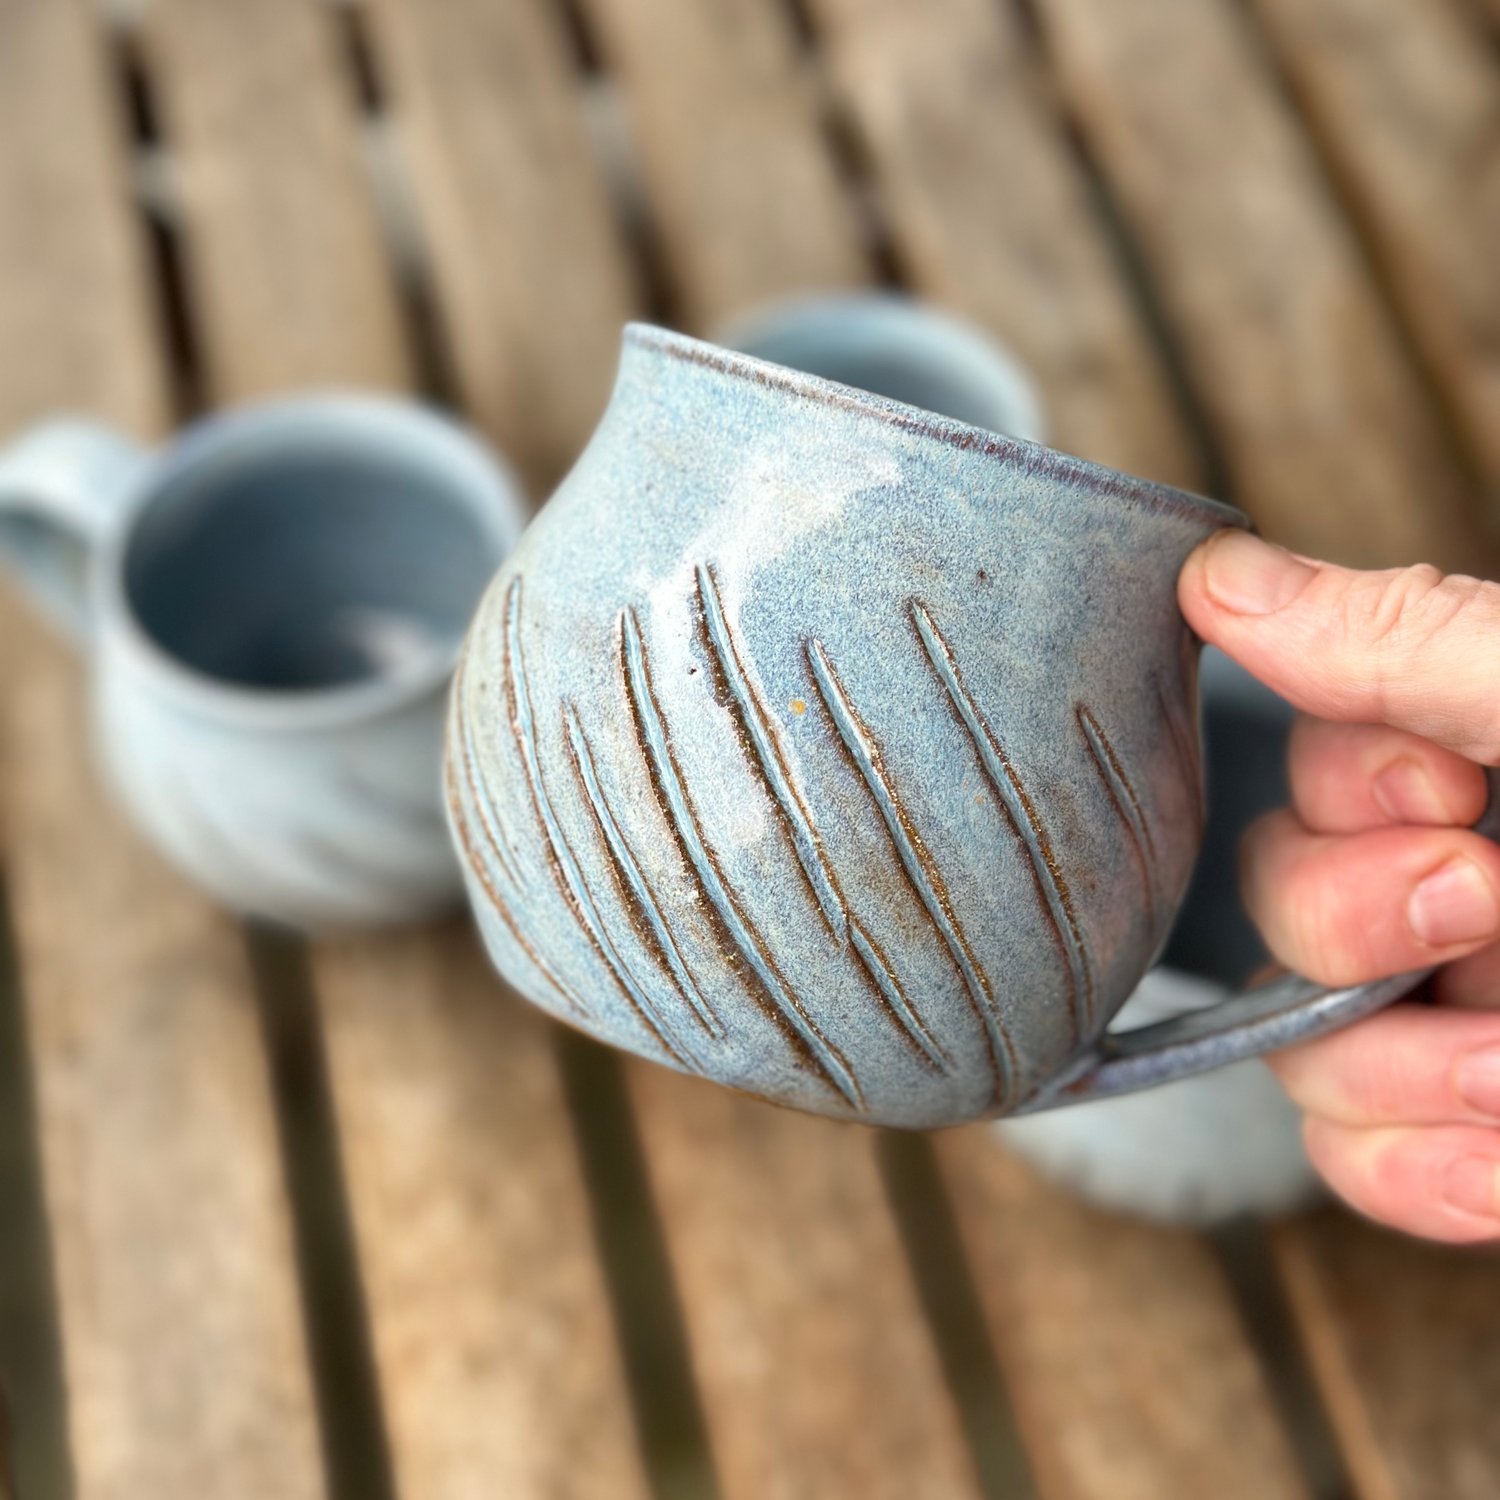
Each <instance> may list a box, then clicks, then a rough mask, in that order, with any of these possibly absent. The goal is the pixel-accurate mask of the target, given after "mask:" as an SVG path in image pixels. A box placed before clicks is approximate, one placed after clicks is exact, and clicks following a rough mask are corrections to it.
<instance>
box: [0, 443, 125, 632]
mask: <svg viewBox="0 0 1500 1500" xmlns="http://www.w3.org/2000/svg"><path fill="white" fill-rule="evenodd" d="M148 461H149V456H148V454H147V452H146V450H145V449H144V448H142V447H141V446H140V445H139V444H137V443H135V442H132V441H131V440H130V439H129V438H127V437H125V436H123V435H122V434H121V433H118V432H115V431H114V430H113V429H112V428H109V427H105V426H103V425H101V424H99V423H96V422H88V421H83V420H80V419H76V418H61V419H57V420H53V421H50V422H43V423H41V424H40V425H39V426H36V427H33V428H31V429H30V430H28V431H27V432H24V433H22V434H21V436H20V437H19V438H17V439H16V441H15V442H14V443H12V444H11V445H10V447H9V448H7V449H6V450H5V451H4V452H3V453H0V562H4V563H5V564H7V565H8V566H9V567H10V568H11V569H12V570H13V571H14V572H15V574H16V576H17V578H18V579H19V581H20V583H21V585H22V586H23V587H24V588H25V590H26V591H27V593H29V594H30V595H31V597H32V599H33V600H34V601H35V602H36V604H37V605H38V607H39V608H40V609H41V610H42V612H43V613H44V614H45V615H46V616H47V617H48V619H50V620H51V621H52V623H53V624H55V625H57V626H58V627H59V628H60V629H61V630H62V631H63V632H64V633H65V634H66V635H68V636H69V637H71V638H72V639H73V640H74V641H75V642H77V643H78V644H79V645H83V644H86V643H87V641H88V639H89V635H90V611H89V602H88V574H89V563H90V560H91V558H92V556H93V554H94V553H95V551H96V550H97V549H98V546H99V544H100V543H101V542H102V541H103V539H104V537H105V536H106V535H107V534H108V532H109V529H110V527H111V526H112V524H113V523H114V520H115V518H116V516H117V515H118V514H119V511H120V506H121V502H122V501H123V500H124V498H125V496H126V494H127V493H128V491H129V489H130V486H131V482H132V481H133V480H134V479H135V477H136V476H137V475H138V474H139V473H140V471H141V470H142V468H143V467H144V466H145V464H146V463H147V462H148Z"/></svg>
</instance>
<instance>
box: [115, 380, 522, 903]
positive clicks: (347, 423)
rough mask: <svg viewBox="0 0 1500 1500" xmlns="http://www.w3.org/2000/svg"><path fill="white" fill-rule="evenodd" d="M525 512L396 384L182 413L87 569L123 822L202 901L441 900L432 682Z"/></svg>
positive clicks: (441, 700) (442, 693)
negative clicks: (203, 894)
mask: <svg viewBox="0 0 1500 1500" xmlns="http://www.w3.org/2000/svg"><path fill="white" fill-rule="evenodd" d="M523 517H524V512H523V508H522V503H521V500H520V496H519V491H518V489H517V488H516V486H515V484H514V482H513V481H512V480H511V478H510V476H509V475H508V474H507V473H506V472H505V471H504V470H503V469H502V468H500V467H499V466H498V465H497V464H496V463H495V461H494V460H493V459H492V458H491V457H490V456H489V455H488V454H487V453H486V452H485V450H484V449H483V448H482V447H481V446H480V445H479V444H478V443H477V442H476V441H475V440H473V439H471V438H470V437H468V436H467V435H466V434H464V433H463V432H462V431H461V430H460V429H458V428H457V427H455V426H453V425H451V424H450V423H448V422H446V421H444V420H442V419H440V418H438V417H436V416H435V415H429V414H428V413H426V412H424V411H422V410H421V409H419V408H417V407H415V406H412V405H409V404H407V403H403V402H397V401H393V400H385V399H380V398H375V397H363V396H318V397H307V398H300V399H296V400H288V401H283V402H277V403H274V404H268V405H262V406H255V407H248V408H244V409H242V410H238V411H234V412H230V413H228V414H226V415H224V416H221V417H215V418H212V419H210V420H208V421H206V422H204V423H202V424H200V425H199V426H197V427H195V428H193V429H190V430H189V431H188V432H187V433H186V434H185V435H184V436H183V438H182V439H181V440H180V441H179V442H178V443H177V444H176V445H174V446H173V447H172V448H170V449H169V450H167V452H166V453H165V454H164V455H162V456H161V457H160V458H159V459H158V460H157V461H155V462H154V463H152V464H150V465H149V466H147V467H145V468H144V469H143V470H142V471H141V473H140V474H139V476H138V477H137V479H136V482H135V487H134V491H133V493H132V494H131V495H130V496H129V497H128V499H127V501H126V503H125V505H124V506H123V507H122V509H121V515H120V521H119V524H118V525H117V526H116V527H115V528H114V530H113V532H112V533H111V535H110V537H109V539H108V540H107V542H106V543H105V545H104V546H103V547H102V548H101V550H100V553H99V555H98V558H97V562H96V571H95V577H94V591H93V597H94V610H93V615H94V627H93V634H94V652H95V674H94V700H95V710H96V713H95V718H96V728H97V736H98V744H99V750H100V754H101V756H102V759H103V762H104V765H105V767H106V770H107V773H108V776H109V779H110V781H111V782H112V783H113V785H114V787H115V788H116V789H117V791H118V792H119V794H120V796H121V798H122V800H123V801H124V803H125V804H126V806H127V808H128V809H129V810H130V812H131V813H132V814H133V815H134V816H135V818H136V820H137V821H138V822H139V823H140V824H141V826H142V827H143V828H144V830H145V831H146V832H148V833H149V834H150V835H151V836H152V837H153V838H154V839H155V841H156V842H157V843H158V844H159V845H160V846H161V848H162V849H163V851H164V852H165V853H166V854H167V855H168V856H169V857H170V858H172V859H173V860H174V862H175V863H176V864H178V865H179V867H180V868H182V869H183V870H184V871H185V872H186V873H187V874H188V875H189V876H190V877H191V878H192V879H194V880H195V881H196V882H197V883H198V884H200V885H202V886H204V887H205V888H206V889H208V890H209V891H210V892H212V893H213V894H214V895H216V896H217V897H218V898H219V899H221V900H223V901H225V902H226V903H228V904H230V905H232V906H234V907H236V908H238V909H240V910H243V911H247V912H251V913H255V914H258V915H262V916H266V917H271V918H274V919H278V920H281V921H284V922H288V923H292V924H295V925H299V926H319V925H324V924H328V923H345V922H370V921H392V920H398V919H403V918H409V917H415V916H420V915H422V914H424V913H426V912H429V911H432V910H434V909H436V908H438V907H441V906H443V905H445V904H447V903H448V902H450V901H451V900H452V899H453V898H454V897H455V895H456V894H457V892H458V890H459V880H458V874H457V870H456V868H455V865H454V861H453V858H452V853H451V848H450V846H449V844H448V841H447V837H446V833H445V829H444V826H443V817H442V812H441V799H440V776H439V768H440V762H441V744H442V723H443V716H444V712H445V706H446V700H447V690H448V684H449V680H450V677H451V669H452V665H453V661H454V659H455V656H456V651H457V646H458V642H459V640H460V638H461V636H462V632H463V629H464V626H465V624H466V622H467V618H468V615H469V613H470V612H471V610H472V608H473V605H474V603H475V601H476V600H477V598H478V596H479V594H480V593H481V591H482V589H483V586H484V583H485V581H486V579H487V578H488V577H489V575H490V574H491V573H492V572H493V571H494V569H495V568H496V567H498V566H499V564H500V562H501V561H502V560H503V559H504V557H505V556H506V554H507V553H508V551H509V550H510V548H511V547H512V546H513V544H514V542H515V540H516V538H517V536H518V535H519V533H520V529H521V526H522V523H523Z"/></svg>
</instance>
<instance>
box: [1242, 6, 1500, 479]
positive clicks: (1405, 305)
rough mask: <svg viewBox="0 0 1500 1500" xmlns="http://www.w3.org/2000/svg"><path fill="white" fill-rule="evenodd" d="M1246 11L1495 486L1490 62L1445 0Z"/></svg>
mask: <svg viewBox="0 0 1500 1500" xmlns="http://www.w3.org/2000/svg"><path fill="white" fill-rule="evenodd" d="M1256 9H1257V11H1258V13H1259V15H1260V17H1261V19H1262V20H1263V22H1264V24H1265V27H1266V30H1267V32H1268V33H1269V35H1270V37H1271V39H1272V41H1273V44H1274V46H1275V49H1276V52H1277V54H1278V56H1279V57H1280V59H1281V62H1282V65H1283V66H1284V68H1285V69H1286V71H1287V74H1288V75H1289V77H1290V78H1291V80H1292V82H1293V85H1294V87H1295V88H1296V91H1297V94H1298V97H1299V98H1300V99H1301V101H1302V103H1303V105H1304V107H1305V109H1306V111H1307V114H1308V117H1309V119H1310V120H1311V122H1312V125H1313V128H1314V129H1315V131H1316V132H1317V135H1318V137H1319V138H1320V140H1321V142H1322V144H1323V147H1324V149H1325V151H1326V153H1327V155H1328V157H1329V159H1330V161H1331V162H1332V165H1333V168H1334V170H1335V171H1336V173H1337V174H1338V176H1339V178H1340V180H1341V182H1342V183H1343V185H1344V187H1345V189H1346V191H1347V193H1348V195H1349V196H1350V198H1351V199H1352V201H1353V202H1354V204H1355V205H1356V208H1357V210H1358V212H1359V214H1360V216H1361V218H1362V219H1363V220H1364V222H1365V224H1366V225H1367V226H1368V234H1369V240H1370V243H1371V245H1372V247H1373V249H1374V251H1375V253H1376V254H1377V255H1378V256H1379V258H1380V260H1381V262H1382V264H1383V266H1384V268H1385V272H1386V275H1387V276H1388V278H1389V280H1390V282H1391V283H1392V285H1393V287H1394V289H1395V292H1396V295H1397V296H1398V298H1399V299H1400V303H1401V306H1402V309H1403V311H1404V312H1405V315H1406V317H1407V319H1408V321H1409V323H1410V326H1411V329H1412V332H1413V334H1414V336H1415V338H1416V340H1417V341H1418V343H1419V345H1420V347H1421V349H1422V351H1423V354H1424V355H1425V357H1426V359H1427V361H1428V363H1429V364H1430V365H1431V367H1432V369H1433V370H1434V371H1435V372H1436V374H1437V377H1438V379H1439V380H1440V382H1441V384H1442V387H1443V389H1444V391H1445V393H1446V395H1447V397H1448V399H1449V400H1450V401H1451V402H1452V404H1453V407H1454V409H1455V410H1456V412H1457V413H1458V416H1459V419H1460V422H1461V424H1462V429H1463V432H1464V435H1465V438H1466V440H1467V442H1468V444H1469V445H1470V446H1471V447H1472V448H1473V450H1474V452H1475V454H1476V455H1477V457H1478V459H1479V462H1480V464H1481V466H1482V468H1483V471H1484V473H1485V476H1486V478H1487V479H1488V480H1489V481H1490V482H1491V483H1492V484H1494V485H1496V486H1497V489H1500V274H1497V272H1496V267H1497V265H1500V59H1497V57H1496V55H1495V53H1494V52H1493V51H1492V50H1491V49H1490V48H1488V47H1486V46H1484V45H1483V39H1482V38H1481V37H1479V36H1478V35H1476V29H1475V27H1474V26H1473V24H1472V20H1471V18H1468V17H1465V16H1464V15H1463V14H1461V13H1460V10H1459V8H1458V6H1457V5H1456V4H1454V3H1451V0H1435V3H1431V4H1426V5H1410V4H1406V3H1403V0H1256Z"/></svg>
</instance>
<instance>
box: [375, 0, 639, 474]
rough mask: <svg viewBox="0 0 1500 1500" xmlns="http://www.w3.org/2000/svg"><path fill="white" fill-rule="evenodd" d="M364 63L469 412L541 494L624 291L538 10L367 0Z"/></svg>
mask: <svg viewBox="0 0 1500 1500" xmlns="http://www.w3.org/2000/svg"><path fill="white" fill-rule="evenodd" d="M373 15H374V18H375V20H376V21H377V23H378V25H377V27H376V31H375V40H376V43H377V46H376V53H377V56H376V63H377V66H378V68H379V70H380V76H381V78H382V80H383V81H384V84H385V86H386V89H387V92H388V94H389V96H390V103H391V106H392V108H393V109H394V111H395V116H396V119H397V122H398V125H399V127H400V128H401V130H402V137H401V139H402V141H403V143H404V144H405V146H406V147H407V157H406V160H407V164H408V165H409V168H410V171H409V174H408V182H409V186H410V193H411V195H412V198H413V200H414V203H415V207H416V211H417V214H418V216H419V219H420V229H421V233H422V235H423V237H424V238H425V241H426V243H427V246H428V250H429V253H430V256H431V259H432V262H433V270H434V289H435V292H436V296H437V300H438V303H439V310H440V313H441V317H442V322H443V327H444V329H445V332H446V335H447V342H448V346H449V348H450V349H451V350H452V353H453V356H454V360H455V363H456V366H457V371H458V376H459V383H460V385H461V388H462V395H463V399H464V404H465V406H466V407H467V408H468V411H469V413H470V415H471V416H472V417H473V418H474V419H475V420H476V421H478V422H479V423H480V425H481V426H483V427H485V428H486V429H487V430H488V431H490V432H491V433H492V434H493V435H494V436H495V437H496V439H497V440H498V441H499V442H500V443H501V444H502V445H503V446H504V448H505V449H506V451H507V452H508V453H509V454H510V455H511V456H512V457H513V458H514V459H515V460H516V462H517V463H518V464H519V465H520V466H521V468H522V469H523V470H524V471H525V473H526V474H527V476H528V477H529V478H530V479H531V480H532V481H533V484H534V485H535V486H536V487H537V488H538V489H542V488H544V487H545V486H547V485H550V484H551V483H553V482H554V481H555V480H556V479H557V478H558V477H559V476H560V475H561V473H562V471H563V470H564V469H565V468H566V467H567V466H568V464H570V463H571V462H572V460H573V458H574V457H576V455H577V453H578V451H579V449H580V448H581V447H582V445H583V443H584V441H585V440H586V439H587V437H588V435H589V433H590V432H591V431H592V429H593V426H594V424H595V422H596V421H597V420H598V417H599V414H600V413H601V412H602V411H603V409H604V402H605V399H606V398H607V396H608V394H609V385H610V380H611V377H612V375H613V373H614V367H615V361H616V358H617V355H618V351H619V340H620V327H621V325H622V324H623V323H624V322H625V321H626V320H627V319H629V318H630V317H631V316H632V315H633V314H634V312H635V311H636V304H637V294H636V289H635V286H634V278H633V275H632V273H631V271H630V267H629V264H628V261H627V258H626V252H625V247H624V244H623V242H622V238H621V234H620V231H619V229H618V227H617V225H616V223H615V221H614V218H613V215H612V211H611V207H610V203H609V200H608V196H607V193H606V190H605V185H604V181H603V178H602V176H601V173H600V170H599V167H598V165H597V163H596V162H595V160H594V158H593V154H592V149H591V146H590V143H589V140H588V138H587V135H586V133H585V130H584V123H583V115H582V112H581V109H580V105H581V102H582V95H581V83H582V80H581V79H580V78H579V77H578V75H577V71H576V69H575V67H574V65H573V61H572V57H571V54H570V52H569V49H568V43H567V39H566V37H565V35H564V33H563V28H562V23H561V20H560V15H559V12H558V11H557V10H556V9H555V8H554V7H552V6H550V5H548V4H546V3H545V0H512V3H509V4H505V5H495V4H491V3H488V0H447V3H445V4H442V5H432V4H428V3H425V0H376V4H375V7H374V11H373Z"/></svg>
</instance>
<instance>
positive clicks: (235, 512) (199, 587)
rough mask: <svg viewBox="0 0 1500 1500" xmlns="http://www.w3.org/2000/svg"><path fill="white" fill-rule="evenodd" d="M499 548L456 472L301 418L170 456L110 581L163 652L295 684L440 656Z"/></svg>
mask: <svg viewBox="0 0 1500 1500" xmlns="http://www.w3.org/2000/svg"><path fill="white" fill-rule="evenodd" d="M503 552H504V547H503V546H502V545H501V543H500V541H499V539H498V538H497V536H496V535H495V532H494V530H493V528H491V527H488V526H486V525H485V524H484V522H483V521H482V519H481V517H480V515H479V514H478V512H477V510H476V507H475V505H474V503H473V501H472V499H470V498H469V496H468V494H467V487H466V485H465V482H464V480H463V478H462V477H460V476H459V475H458V474H456V473H450V472H445V471H444V470H442V469H440V468H438V467H436V466H434V465H433V464H432V463H430V462H427V461H425V460H424V459H422V458H420V457H417V456H414V455H413V454H412V453H410V452H407V451H404V450H403V448H402V447H401V446H399V445H397V444H394V443H392V444H391V445H390V446H389V447H386V448H382V446H381V445H380V444H379V442H378V441H377V442H369V441H367V442H364V443H357V442H351V441H350V439H349V437H348V436H347V435H345V434H334V433H323V434H320V433H319V432H317V431H316V430H313V429H312V428H309V429H308V430H300V431H299V430H286V431H277V432H273V433H269V434H263V435H261V436H260V437H259V439H258V440H256V441H254V442H242V443H239V444H230V445H226V446H225V447H223V448H221V449H215V450H210V451H209V452H207V453H205V454H203V455H202V456H200V458H199V459H198V461H196V462H192V463H188V464H186V465H183V466H180V467H179V469H178V471H177V472H176V473H175V474H174V475H173V476H172V477H170V478H168V479H167V481H166V482H165V483H164V484H163V485H162V487H161V488H160V489H159V490H157V491H156V492H155V494H154V495H153V497H152V499H151V500H150V502H149V504H148V505H147V507H146V509H145V511H144V512H143V513H142V514H141V515H140V516H139V517H138V519H137V521H136V524H135V526H134V527H133V529H132V531H131V533H130V537H129V540H128V543H127V546H126V549H125V553H124V556H123V558H122V564H123V566H122V569H121V578H122V583H123V588H124V594H125V600H126V603H127V606H128V607H129V609H130V610H131V612H132V613H133V614H134V616H135V618H136V620H137V622H138V624H139V625H140V626H141V628H142V629H143V630H144V631H145V633H146V634H147V635H148V636H149V638H150V639H151V640H152V641H153V642H154V643H155V645H156V646H157V647H159V648H160V649H161V650H162V651H163V652H165V653H166V654H167V655H168V656H169V657H171V658H173V659H174V660H175V661H177V662H178V663H180V664H182V665H184V666H186V667H188V668H190V669H192V670H193V671H195V672H197V673H200V674H203V675H205V676H207V677H210V678H214V679H217V680H218V681H220V682H222V683H225V684H229V685H232V686H234V687H238V688H248V689H260V690H265V691H273V692H287V691H294V692H295V691H305V690H313V689H323V688H335V687H343V686H348V685H350V684H355V683H361V682H368V681H371V680H377V679H383V678H399V677H406V676H408V675H410V674H412V673H413V672H416V671H421V670H424V669H427V668H429V667H430V665H431V664H432V663H433V662H438V661H451V660H452V659H453V657H454V655H455V653H456V651H457V647H458V643H459V641H460V640H461V638H462V636H463V632H464V630H465V628H466V627H467V625H468V621H469V617H470V615H471V614H472V612H473V610H474V607H475V606H476V604H477V602H478V600H479V597H480V595H481V594H482V592H483V591H484V588H485V585H486V584H487V583H488V582H489V579H490V576H491V575H492V574H493V572H494V571H495V569H496V568H497V567H498V566H499V564H500V562H501V561H502V560H503Z"/></svg>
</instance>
